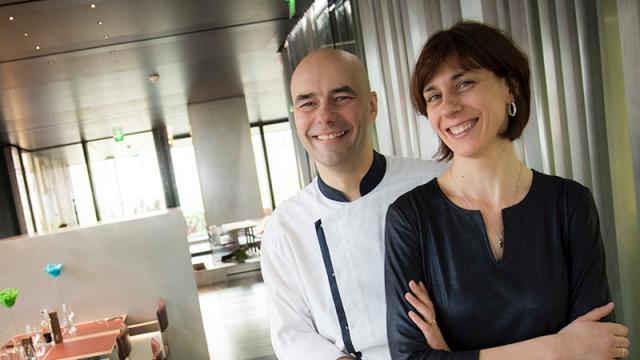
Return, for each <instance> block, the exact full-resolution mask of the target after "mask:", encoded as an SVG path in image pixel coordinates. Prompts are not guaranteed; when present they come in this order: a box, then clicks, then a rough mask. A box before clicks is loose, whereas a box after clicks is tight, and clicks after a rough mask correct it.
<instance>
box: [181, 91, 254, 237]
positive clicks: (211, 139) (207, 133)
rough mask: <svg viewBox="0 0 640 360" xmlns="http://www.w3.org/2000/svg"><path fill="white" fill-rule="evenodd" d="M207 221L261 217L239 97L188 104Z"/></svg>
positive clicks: (244, 107)
mask: <svg viewBox="0 0 640 360" xmlns="http://www.w3.org/2000/svg"><path fill="white" fill-rule="evenodd" d="M188 111H189V123H190V124H191V133H192V141H193V149H194V151H195V155H196V162H197V163H198V174H199V176H200V187H201V189H202V200H203V202H204V209H205V217H206V219H207V223H208V224H224V223H229V222H234V221H239V220H245V219H255V218H258V217H262V203H261V200H260V190H259V188H258V175H257V173H256V165H255V164H256V163H255V160H254V156H253V148H252V146H251V134H250V129H249V119H248V117H247V108H246V105H245V100H244V97H237V98H231V99H223V100H216V101H210V102H205V103H197V104H190V105H189V109H188Z"/></svg>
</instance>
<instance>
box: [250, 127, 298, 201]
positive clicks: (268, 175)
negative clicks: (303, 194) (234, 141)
mask: <svg viewBox="0 0 640 360" xmlns="http://www.w3.org/2000/svg"><path fill="white" fill-rule="evenodd" d="M251 141H252V144H253V151H254V154H255V158H256V169H257V171H258V183H259V185H260V195H261V198H262V206H263V207H264V208H265V209H273V208H274V207H276V206H278V205H279V204H280V203H282V202H283V201H284V200H286V199H288V198H290V197H291V196H293V195H294V194H295V193H296V192H298V190H300V177H299V176H298V166H297V163H296V156H295V150H294V147H293V146H294V145H293V134H292V132H291V128H290V126H289V122H288V120H277V121H272V122H264V123H255V124H252V127H251Z"/></svg>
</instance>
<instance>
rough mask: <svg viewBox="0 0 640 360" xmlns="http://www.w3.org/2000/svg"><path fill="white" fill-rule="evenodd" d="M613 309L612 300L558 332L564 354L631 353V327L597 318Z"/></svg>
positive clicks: (576, 356)
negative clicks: (629, 337)
mask: <svg viewBox="0 0 640 360" xmlns="http://www.w3.org/2000/svg"><path fill="white" fill-rule="evenodd" d="M612 310H613V303H612V302H610V303H608V304H607V305H604V306H601V307H597V308H595V309H593V310H591V311H589V312H588V313H586V314H584V315H582V316H580V317H579V318H577V319H575V320H574V321H572V322H571V323H570V324H569V325H567V326H566V327H565V328H564V329H562V330H560V332H559V333H558V335H557V338H558V340H559V343H558V344H557V345H558V350H559V351H560V353H561V354H563V355H564V356H562V358H570V359H614V358H616V359H626V358H627V357H628V356H629V339H628V338H627V336H628V335H629V329H628V328H627V327H626V326H624V325H620V324H616V323H601V322H598V320H600V319H602V318H603V317H605V316H607V315H608V314H609V313H610V312H611V311H612Z"/></svg>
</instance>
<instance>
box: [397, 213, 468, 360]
mask: <svg viewBox="0 0 640 360" xmlns="http://www.w3.org/2000/svg"><path fill="white" fill-rule="evenodd" d="M409 204H410V203H408V202H404V203H403V202H396V203H394V204H392V205H391V206H390V207H389V210H388V211H387V216H386V222H385V224H386V225H385V246H386V248H385V286H386V301H387V337H388V339H389V349H390V351H391V358H392V359H394V360H403V359H477V358H478V352H477V351H474V352H447V351H440V350H433V349H431V348H430V347H429V345H427V342H426V340H425V338H424V335H423V334H422V332H421V331H420V329H419V328H418V327H417V326H416V325H415V324H414V323H413V322H412V321H411V319H410V318H409V315H408V314H407V313H408V312H409V310H414V311H415V309H413V308H412V307H411V305H410V304H409V303H408V302H407V301H406V300H405V298H404V294H405V293H406V292H408V291H409V281H410V280H415V281H423V282H424V283H426V282H425V279H424V272H423V270H422V269H423V261H424V259H423V257H422V249H421V246H420V232H419V226H418V219H417V213H416V211H415V210H414V209H413V208H411V207H410V206H409ZM416 312H417V311H416ZM445 340H446V339H445Z"/></svg>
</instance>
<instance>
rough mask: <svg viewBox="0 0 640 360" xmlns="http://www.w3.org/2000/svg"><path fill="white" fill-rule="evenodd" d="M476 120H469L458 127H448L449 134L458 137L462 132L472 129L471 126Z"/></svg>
mask: <svg viewBox="0 0 640 360" xmlns="http://www.w3.org/2000/svg"><path fill="white" fill-rule="evenodd" d="M476 121H477V119H473V120H469V121H466V122H464V123H462V124H460V125H458V126H454V127H450V128H449V131H451V133H452V134H453V135H458V134H462V133H463V132H464V131H466V130H468V129H470V128H471V127H473V125H475V124H476Z"/></svg>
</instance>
